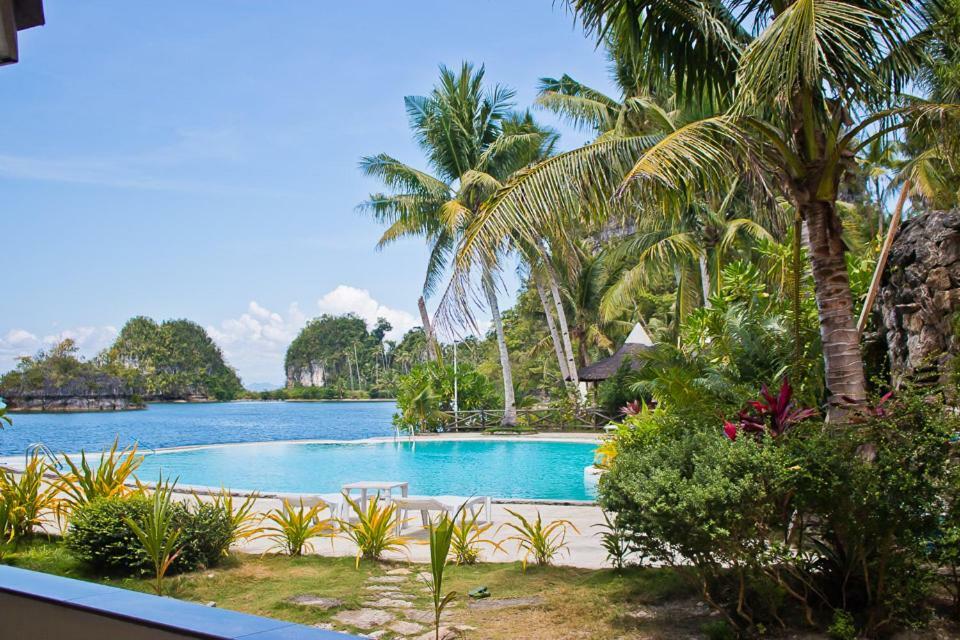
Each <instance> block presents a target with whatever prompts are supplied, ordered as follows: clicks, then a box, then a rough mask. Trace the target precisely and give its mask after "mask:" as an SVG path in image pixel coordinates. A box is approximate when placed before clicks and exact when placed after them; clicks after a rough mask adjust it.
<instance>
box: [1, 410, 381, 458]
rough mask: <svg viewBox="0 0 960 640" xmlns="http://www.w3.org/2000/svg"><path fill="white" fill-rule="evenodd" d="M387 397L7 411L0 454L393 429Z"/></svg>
mask: <svg viewBox="0 0 960 640" xmlns="http://www.w3.org/2000/svg"><path fill="white" fill-rule="evenodd" d="M395 411H396V405H395V404H394V403H393V402H226V403H214V404H151V405H149V407H148V408H147V409H145V410H143V411H117V412H109V413H106V412H105V413H43V414H23V413H19V414H15V415H13V416H12V417H13V426H12V427H7V428H5V429H4V430H3V431H0V455H16V454H22V453H23V452H24V451H25V450H26V448H27V447H28V446H29V445H30V444H32V443H34V442H43V443H45V444H46V445H47V446H48V447H50V449H52V450H53V451H55V452H57V453H59V452H61V451H65V452H68V453H70V452H77V451H80V450H81V449H86V450H87V451H99V450H101V449H103V448H104V447H109V446H110V445H111V444H112V443H113V440H114V438H120V443H121V445H127V444H132V443H133V442H140V443H142V445H143V446H146V447H148V448H154V449H159V448H163V447H179V446H184V445H193V444H216V443H225V442H260V441H267V440H310V439H317V440H323V439H330V440H356V439H360V438H370V437H375V436H387V435H391V434H392V433H393V427H392V426H391V423H390V420H391V417H392V416H393V414H394V412H395Z"/></svg>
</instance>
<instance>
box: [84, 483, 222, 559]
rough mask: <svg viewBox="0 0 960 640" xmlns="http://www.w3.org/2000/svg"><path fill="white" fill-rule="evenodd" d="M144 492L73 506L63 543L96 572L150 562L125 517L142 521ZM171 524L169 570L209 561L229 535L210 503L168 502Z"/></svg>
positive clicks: (219, 554)
mask: <svg viewBox="0 0 960 640" xmlns="http://www.w3.org/2000/svg"><path fill="white" fill-rule="evenodd" d="M151 505H152V502H151V500H150V498H149V497H147V496H144V495H142V494H137V495H133V496H129V497H110V498H97V499H95V500H93V501H92V502H90V503H88V504H86V505H83V506H81V507H78V508H77V509H76V511H75V512H74V514H73V516H72V518H71V520H70V525H69V528H68V530H67V536H66V544H67V547H68V548H69V549H70V550H71V551H72V552H73V553H74V555H76V556H77V557H78V558H79V559H81V560H83V561H84V562H86V563H88V564H89V565H90V566H91V567H92V568H93V569H95V570H96V571H101V572H104V573H110V574H122V575H137V574H142V573H144V572H147V571H149V570H151V567H152V565H151V563H150V560H149V558H148V557H147V555H146V553H145V552H144V551H143V549H142V546H141V544H140V543H139V541H138V540H137V537H136V535H134V533H133V531H132V530H131V529H130V527H129V526H128V525H127V523H126V521H125V520H124V519H125V518H129V519H130V520H132V521H133V522H135V523H137V524H142V523H143V522H144V520H145V518H146V515H147V513H148V512H149V511H150V509H151V508H152V506H151ZM172 519H173V522H174V525H175V526H176V527H177V528H178V529H180V530H181V537H180V540H179V544H180V545H182V550H181V552H180V555H178V556H177V559H176V561H175V562H174V563H173V566H172V567H171V572H172V573H179V572H184V571H194V570H196V569H198V568H202V567H212V566H215V565H216V564H217V563H218V562H219V561H220V559H221V558H222V557H223V555H224V554H225V552H226V550H227V548H228V545H229V541H230V536H231V524H230V517H229V515H228V514H227V513H226V512H225V511H224V510H223V509H222V508H220V507H218V506H216V505H213V504H207V503H203V504H199V503H198V504H195V505H192V506H188V505H186V504H183V503H179V502H178V503H174V504H173V505H172Z"/></svg>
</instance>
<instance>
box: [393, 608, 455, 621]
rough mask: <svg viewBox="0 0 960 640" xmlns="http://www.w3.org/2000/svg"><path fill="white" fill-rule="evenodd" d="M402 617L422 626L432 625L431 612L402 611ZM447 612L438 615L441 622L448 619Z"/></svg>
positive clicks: (448, 613)
mask: <svg viewBox="0 0 960 640" xmlns="http://www.w3.org/2000/svg"><path fill="white" fill-rule="evenodd" d="M402 613H403V617H404V618H406V619H407V620H416V621H417V622H422V623H423V624H428V625H432V624H433V611H420V610H418V609H413V610H411V611H404V612H402ZM450 615H451V614H450V612H449V611H444V612H443V613H441V614H440V619H441V620H446V619H448V618H449V617H450Z"/></svg>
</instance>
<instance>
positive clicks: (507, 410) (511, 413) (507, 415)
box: [482, 269, 517, 427]
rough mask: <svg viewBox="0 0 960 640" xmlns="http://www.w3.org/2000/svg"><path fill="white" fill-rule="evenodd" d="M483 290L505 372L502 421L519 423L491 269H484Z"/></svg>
mask: <svg viewBox="0 0 960 640" xmlns="http://www.w3.org/2000/svg"><path fill="white" fill-rule="evenodd" d="M482 278H483V292H484V294H485V295H486V296H487V306H488V307H489V308H490V319H491V320H493V327H494V331H495V332H496V335H497V349H498V350H499V352H500V370H501V371H502V372H503V419H502V420H501V421H500V424H502V425H503V426H505V427H512V426H514V425H516V424H517V407H516V398H515V396H514V391H513V367H512V366H511V365H510V352H509V351H507V339H506V337H505V336H504V333H503V320H502V318H501V317H500V305H499V304H498V303H497V290H496V287H494V284H493V277H492V276H491V275H490V271H489V270H487V269H484V271H483V276H482Z"/></svg>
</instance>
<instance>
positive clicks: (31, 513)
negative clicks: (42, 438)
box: [0, 453, 57, 542]
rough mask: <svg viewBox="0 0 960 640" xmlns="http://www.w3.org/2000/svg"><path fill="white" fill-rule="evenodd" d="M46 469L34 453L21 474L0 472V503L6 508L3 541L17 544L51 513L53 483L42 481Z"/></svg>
mask: <svg viewBox="0 0 960 640" xmlns="http://www.w3.org/2000/svg"><path fill="white" fill-rule="evenodd" d="M49 470H50V465H49V464H48V463H47V461H46V460H45V459H44V458H43V457H42V456H41V455H39V454H38V453H34V454H33V455H32V456H31V457H30V459H29V460H27V464H26V466H25V467H24V468H23V471H0V500H2V501H3V503H4V505H5V508H6V512H7V513H6V524H5V530H4V532H3V538H4V539H6V540H9V541H11V542H19V541H20V540H22V539H23V538H25V537H27V536H29V535H31V534H33V532H34V531H35V530H36V529H37V528H38V527H42V526H43V516H44V515H45V514H47V513H51V512H53V511H54V510H55V506H56V501H57V496H56V487H55V485H54V483H51V482H48V481H47V479H46V478H45V477H44V476H45V475H46V473H47V472H48V471H49Z"/></svg>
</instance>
